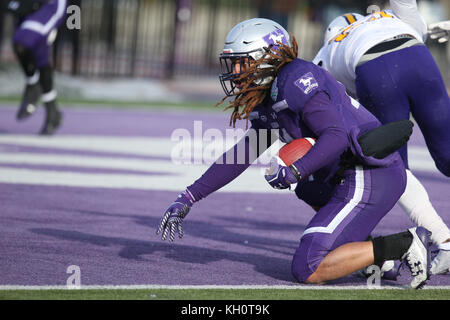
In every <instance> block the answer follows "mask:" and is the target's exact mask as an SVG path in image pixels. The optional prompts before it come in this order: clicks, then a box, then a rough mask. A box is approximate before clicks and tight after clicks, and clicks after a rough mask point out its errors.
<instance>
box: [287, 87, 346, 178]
mask: <svg viewBox="0 0 450 320" xmlns="http://www.w3.org/2000/svg"><path fill="white" fill-rule="evenodd" d="M300 115H301V117H302V121H303V122H304V123H305V124H306V126H307V127H308V128H309V129H310V130H311V131H312V132H313V133H314V134H315V135H316V136H317V141H316V143H315V144H314V147H313V148H312V149H311V150H310V151H309V152H308V153H307V154H306V155H305V156H304V157H302V158H300V159H299V160H297V161H296V162H294V165H295V167H296V168H297V169H298V171H299V172H300V174H301V176H302V177H307V176H309V175H310V174H312V173H314V172H316V171H317V170H319V169H321V168H323V167H325V166H327V165H329V164H331V163H333V162H335V161H338V160H339V157H340V155H341V154H342V153H343V152H344V151H345V150H346V149H347V148H348V147H349V146H350V142H349V139H348V136H347V131H346V128H345V125H344V123H343V121H342V117H341V114H340V112H339V110H338V108H337V107H336V106H335V105H334V104H333V103H332V102H331V100H330V98H329V97H328V95H327V94H326V93H325V92H319V93H317V94H316V95H315V96H314V97H313V98H312V99H311V100H309V101H308V103H307V104H306V105H305V106H304V108H303V109H302V110H301V114H300Z"/></svg>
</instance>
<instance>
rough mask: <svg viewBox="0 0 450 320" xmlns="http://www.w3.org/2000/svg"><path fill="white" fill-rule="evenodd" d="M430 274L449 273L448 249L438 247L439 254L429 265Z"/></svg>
mask: <svg viewBox="0 0 450 320" xmlns="http://www.w3.org/2000/svg"><path fill="white" fill-rule="evenodd" d="M430 271H431V274H433V275H435V274H446V273H447V272H450V248H448V249H444V248H443V246H439V253H438V254H437V256H436V257H435V258H434V259H433V262H432V263H431V270H430Z"/></svg>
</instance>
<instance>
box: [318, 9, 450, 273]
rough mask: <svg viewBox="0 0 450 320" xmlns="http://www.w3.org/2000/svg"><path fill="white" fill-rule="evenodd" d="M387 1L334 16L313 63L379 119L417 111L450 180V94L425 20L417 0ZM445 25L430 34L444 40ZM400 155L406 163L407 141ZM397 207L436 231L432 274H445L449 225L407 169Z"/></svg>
mask: <svg viewBox="0 0 450 320" xmlns="http://www.w3.org/2000/svg"><path fill="white" fill-rule="evenodd" d="M390 4H391V8H392V11H391V10H389V11H381V12H378V13H374V14H371V15H368V16H366V17H364V16H362V15H360V14H357V13H349V14H345V15H342V16H340V17H337V18H336V19H334V20H333V21H332V22H331V23H330V25H329V26H328V28H327V31H326V34H325V39H324V46H323V47H322V49H321V50H320V51H319V53H318V54H317V56H316V58H315V59H314V60H313V62H314V63H316V64H318V65H320V66H322V67H323V68H325V69H326V70H328V71H329V72H330V73H331V75H333V77H335V78H336V79H337V80H338V81H340V82H341V83H343V84H344V85H345V87H346V89H347V92H348V93H349V94H350V95H352V96H354V97H357V98H358V99H359V102H360V103H361V104H362V105H364V106H365V107H366V108H367V109H368V110H369V111H370V112H372V113H373V114H374V115H375V116H376V117H377V118H378V119H379V120H380V121H381V123H383V124H386V123H390V122H394V121H398V120H401V119H409V116H410V113H412V116H413V117H414V119H415V120H416V122H417V123H418V125H419V127H420V129H421V131H422V133H423V135H424V137H425V141H426V144H427V146H428V149H429V151H430V153H431V156H432V157H433V159H434V161H435V164H436V166H437V168H438V169H439V170H440V171H441V172H442V173H443V174H444V175H446V176H447V177H449V176H450V147H449V146H450V99H449V97H448V94H447V90H446V87H445V84H444V81H443V79H442V76H441V73H440V71H439V69H438V66H437V65H436V63H435V61H434V59H433V57H432V56H431V54H430V52H429V51H428V49H427V47H426V46H425V44H424V41H425V39H426V37H427V34H428V30H427V25H426V23H425V22H424V20H423V18H422V17H421V15H420V14H419V12H418V9H417V3H416V0H391V1H390ZM445 26H446V25H445V23H444V22H442V23H440V24H436V25H435V26H434V27H433V28H432V29H433V30H430V31H432V32H431V33H430V34H431V35H432V37H433V38H439V39H440V42H443V41H445V38H446V36H448V33H446V31H445ZM430 29H431V28H430ZM447 32H448V31H447ZM400 154H401V156H402V159H403V162H404V164H405V166H406V167H407V168H408V155H407V146H406V145H405V146H404V147H403V148H402V149H401V150H400ZM399 205H400V206H401V207H402V208H403V210H404V211H405V212H406V213H407V214H408V216H409V217H410V218H411V220H412V221H413V222H414V223H415V224H417V225H419V226H424V227H425V228H427V229H429V230H430V231H431V232H432V239H433V241H434V242H435V243H436V244H437V245H438V246H439V249H440V250H439V254H438V255H437V257H436V258H435V259H434V261H433V264H432V273H434V274H441V273H446V272H448V271H449V268H450V230H449V228H448V227H447V225H446V224H445V223H444V221H443V220H442V219H441V217H440V216H439V215H438V214H437V212H436V210H435V209H434V207H433V205H432V204H431V202H430V199H429V196H428V193H427V191H426V190H425V188H424V187H423V185H422V184H421V183H420V182H419V180H418V179H417V178H416V177H415V176H414V175H413V174H412V173H411V171H410V170H407V186H406V190H405V193H404V194H403V196H402V197H401V198H400V200H399Z"/></svg>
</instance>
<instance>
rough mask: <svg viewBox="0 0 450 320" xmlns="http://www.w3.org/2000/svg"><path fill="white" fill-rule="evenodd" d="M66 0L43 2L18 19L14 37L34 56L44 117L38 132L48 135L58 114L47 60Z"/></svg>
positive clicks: (50, 69) (56, 123)
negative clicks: (39, 6) (25, 16)
mask: <svg viewBox="0 0 450 320" xmlns="http://www.w3.org/2000/svg"><path fill="white" fill-rule="evenodd" d="M66 7H67V0H56V1H52V2H49V3H48V4H45V5H44V6H43V7H42V8H40V9H39V10H38V11H37V12H35V13H33V14H31V15H30V16H28V17H27V18H26V19H25V21H23V22H22V24H21V25H20V28H19V30H18V32H17V38H18V39H19V38H20V39H23V42H24V44H25V47H27V48H29V49H30V51H32V53H33V55H34V60H35V65H36V69H37V70H39V74H40V76H39V87H40V89H41V90H42V102H43V103H44V106H45V109H46V118H45V122H44V125H43V127H42V129H41V132H40V133H41V134H52V133H53V132H54V131H55V130H56V129H57V128H58V127H59V126H60V123H61V118H62V114H61V112H60V111H59V109H58V107H57V103H56V96H57V94H56V90H55V89H54V88H53V69H52V67H51V63H50V49H51V45H52V44H53V41H54V40H55V37H56V32H57V31H56V30H57V28H58V26H59V25H60V24H61V23H62V22H63V19H64V17H65V13H66Z"/></svg>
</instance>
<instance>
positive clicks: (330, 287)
mask: <svg viewBox="0 0 450 320" xmlns="http://www.w3.org/2000/svg"><path fill="white" fill-rule="evenodd" d="M80 289H81V290H158V289H169V290H204V289H225V290H235V289H237V290H249V289H250V290H264V289H273V290H277V289H280V290H366V289H374V290H380V289H381V290H399V289H408V287H407V286H406V285H398V286H383V285H381V286H380V287H377V288H369V287H368V286H367V285H357V286H333V285H316V286H315V285H274V286H271V285H235V286H233V285H185V286H180V285H117V286H114V285H104V286H103V285H86V286H83V285H82V286H80V287H68V286H17V285H11V286H8V285H3V286H2V285H0V291H2V290H80ZM427 289H432V290H435V289H439V290H450V286H432V285H429V286H425V287H424V288H423V289H422V290H427Z"/></svg>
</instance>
